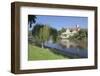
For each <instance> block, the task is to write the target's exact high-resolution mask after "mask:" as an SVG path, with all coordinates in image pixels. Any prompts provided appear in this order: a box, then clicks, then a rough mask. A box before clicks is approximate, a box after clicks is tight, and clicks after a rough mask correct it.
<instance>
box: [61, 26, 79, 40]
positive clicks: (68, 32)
mask: <svg viewBox="0 0 100 76" xmlns="http://www.w3.org/2000/svg"><path fill="white" fill-rule="evenodd" d="M79 30H80V28H79V25H76V26H75V28H67V29H66V31H65V32H63V33H61V35H60V39H61V40H63V41H65V40H66V39H68V38H69V37H70V36H73V35H74V34H75V33H77V32H78V31H79Z"/></svg>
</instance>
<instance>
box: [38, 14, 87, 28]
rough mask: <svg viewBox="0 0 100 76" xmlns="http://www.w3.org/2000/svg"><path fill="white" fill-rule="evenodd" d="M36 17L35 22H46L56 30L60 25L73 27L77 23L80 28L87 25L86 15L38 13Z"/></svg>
mask: <svg viewBox="0 0 100 76" xmlns="http://www.w3.org/2000/svg"><path fill="white" fill-rule="evenodd" d="M36 17H37V19H36V23H40V24H48V25H49V26H51V27H53V28H56V29H57V30H60V29H61V28H62V27H64V28H73V27H75V25H77V24H78V25H79V26H80V28H87V26H88V17H77V16H76V17H75V16H47V15H38V16H36Z"/></svg>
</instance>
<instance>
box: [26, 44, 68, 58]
mask: <svg viewBox="0 0 100 76" xmlns="http://www.w3.org/2000/svg"><path fill="white" fill-rule="evenodd" d="M64 58H65V57H64V56H63V55H61V54H56V53H54V52H52V51H51V49H48V48H40V47H37V46H34V45H31V44H29V47H28V60H53V59H64ZM66 58H67V57H66Z"/></svg>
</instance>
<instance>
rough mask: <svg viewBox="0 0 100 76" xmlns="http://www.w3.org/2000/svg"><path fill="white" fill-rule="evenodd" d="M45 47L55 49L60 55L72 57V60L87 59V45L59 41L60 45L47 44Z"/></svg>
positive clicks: (79, 42)
mask: <svg viewBox="0 0 100 76" xmlns="http://www.w3.org/2000/svg"><path fill="white" fill-rule="evenodd" d="M45 46H46V47H48V48H52V49H56V50H57V52H59V53H62V54H64V55H67V56H70V57H73V58H87V57H88V50H87V43H86V42H85V43H84V42H82V41H78V42H73V41H69V40H67V41H61V42H60V43H52V42H47V43H45Z"/></svg>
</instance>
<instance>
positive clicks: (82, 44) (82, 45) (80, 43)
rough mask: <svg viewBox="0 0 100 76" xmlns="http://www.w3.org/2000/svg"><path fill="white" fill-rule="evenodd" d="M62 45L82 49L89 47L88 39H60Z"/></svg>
mask: <svg viewBox="0 0 100 76" xmlns="http://www.w3.org/2000/svg"><path fill="white" fill-rule="evenodd" d="M59 44H60V46H62V47H63V48H80V49H86V48H87V41H70V40H66V41H60V43H59Z"/></svg>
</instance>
